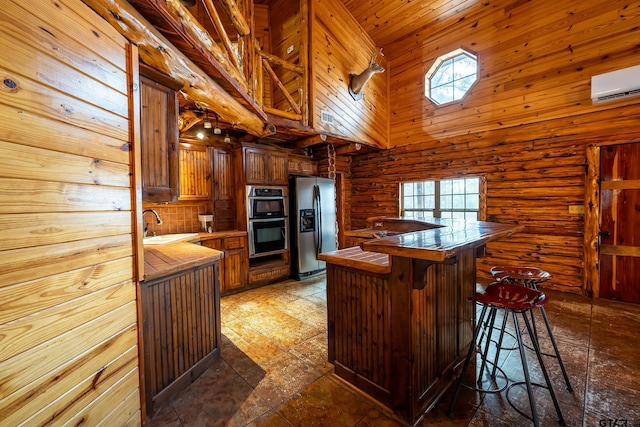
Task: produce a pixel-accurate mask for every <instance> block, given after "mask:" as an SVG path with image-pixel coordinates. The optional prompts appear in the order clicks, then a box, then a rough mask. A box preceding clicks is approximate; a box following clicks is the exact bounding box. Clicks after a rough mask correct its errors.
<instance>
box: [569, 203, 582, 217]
mask: <svg viewBox="0 0 640 427" xmlns="http://www.w3.org/2000/svg"><path fill="white" fill-rule="evenodd" d="M569 213H570V214H573V215H584V205H571V206H569Z"/></svg>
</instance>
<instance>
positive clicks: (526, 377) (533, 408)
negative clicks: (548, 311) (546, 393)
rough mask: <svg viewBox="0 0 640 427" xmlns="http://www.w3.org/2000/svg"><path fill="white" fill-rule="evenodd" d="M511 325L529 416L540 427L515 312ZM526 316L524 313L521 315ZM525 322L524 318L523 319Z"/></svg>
mask: <svg viewBox="0 0 640 427" xmlns="http://www.w3.org/2000/svg"><path fill="white" fill-rule="evenodd" d="M512 315H513V323H514V324H515V326H516V338H517V339H518V349H519V350H520V361H521V362H522V372H523V373H524V381H525V383H526V386H527V395H528V396H529V406H530V407H531V416H532V419H533V424H534V425H535V427H539V426H540V420H539V419H538V411H537V410H536V402H535V401H534V399H533V389H532V387H531V378H530V376H529V368H528V366H527V355H526V354H525V351H524V342H523V341H522V335H521V333H520V325H519V323H518V316H517V314H516V312H515V311H514V312H512ZM523 315H524V316H526V313H523ZM525 321H526V317H525Z"/></svg>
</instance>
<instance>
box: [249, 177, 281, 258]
mask: <svg viewBox="0 0 640 427" xmlns="http://www.w3.org/2000/svg"><path fill="white" fill-rule="evenodd" d="M288 212H289V190H288V189H287V187H284V186H258V185H248V186H247V217H248V218H247V219H248V222H249V258H256V257H261V256H265V255H273V254H279V253H282V252H284V251H286V250H287V249H288V241H289V225H288V218H287V213H288Z"/></svg>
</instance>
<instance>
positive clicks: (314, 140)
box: [294, 133, 327, 150]
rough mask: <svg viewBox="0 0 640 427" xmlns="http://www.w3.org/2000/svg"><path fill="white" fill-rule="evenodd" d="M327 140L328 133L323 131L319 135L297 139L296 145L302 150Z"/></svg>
mask: <svg viewBox="0 0 640 427" xmlns="http://www.w3.org/2000/svg"><path fill="white" fill-rule="evenodd" d="M326 140H327V135H325V134H322V133H321V134H319V135H313V136H310V137H308V138H304V139H299V140H297V141H296V142H295V144H294V147H295V148H298V149H301V150H302V149H304V148H307V147H311V146H312V145H318V144H322V143H323V142H325V141H326Z"/></svg>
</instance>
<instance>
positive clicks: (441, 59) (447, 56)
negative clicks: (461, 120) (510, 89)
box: [424, 48, 478, 105]
mask: <svg viewBox="0 0 640 427" xmlns="http://www.w3.org/2000/svg"><path fill="white" fill-rule="evenodd" d="M462 55H464V56H467V57H469V58H471V59H473V60H474V61H475V63H476V70H475V76H474V80H473V83H471V85H470V86H469V88H468V89H467V90H466V91H465V92H464V93H463V94H462V95H461V96H460V97H459V98H454V99H452V100H450V101H447V102H439V101H438V100H436V99H434V98H433V96H432V86H431V79H432V78H433V77H434V75H435V74H436V73H437V72H438V70H439V69H440V66H441V65H442V64H444V63H445V62H447V61H449V60H451V59H453V58H456V57H458V56H462ZM467 77H469V76H464V77H461V78H454V79H453V80H451V83H452V85H453V86H454V89H455V85H456V82H460V81H461V80H463V78H467ZM477 81H478V56H477V55H475V54H474V53H471V52H469V51H467V50H466V49H462V48H460V49H456V50H454V51H453V52H449V53H447V54H445V55H442V56H439V57H438V58H437V59H436V60H435V62H434V63H433V65H432V66H431V68H429V71H427V73H426V74H425V76H424V85H425V88H424V94H425V96H426V97H427V98H429V100H430V101H431V102H433V103H434V104H436V105H444V104H449V103H451V102H456V101H460V100H461V99H463V98H464V97H465V96H466V95H467V93H469V90H471V88H472V87H473V86H474V85H475V84H476V82H477Z"/></svg>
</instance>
